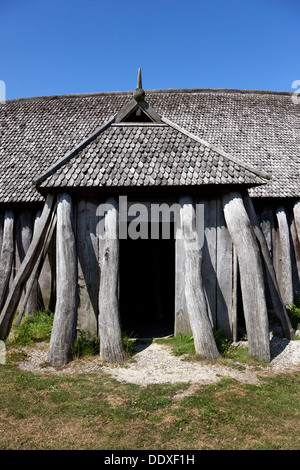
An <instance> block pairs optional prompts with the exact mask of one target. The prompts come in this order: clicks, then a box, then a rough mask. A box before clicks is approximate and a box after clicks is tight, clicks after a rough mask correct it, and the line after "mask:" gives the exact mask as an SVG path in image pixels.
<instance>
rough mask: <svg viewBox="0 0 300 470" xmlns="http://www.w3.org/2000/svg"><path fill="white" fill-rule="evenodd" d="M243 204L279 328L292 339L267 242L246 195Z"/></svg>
mask: <svg viewBox="0 0 300 470" xmlns="http://www.w3.org/2000/svg"><path fill="white" fill-rule="evenodd" d="M244 204H245V208H246V211H247V214H248V216H249V219H250V222H251V225H252V227H253V230H254V233H255V236H256V238H257V240H258V243H259V246H260V249H261V253H262V257H263V260H264V265H265V270H266V277H267V282H268V286H269V290H270V296H271V301H272V303H273V308H274V312H275V314H276V315H277V317H278V318H279V320H280V322H281V326H282V329H283V333H284V335H285V337H286V338H288V339H291V338H292V337H293V334H294V330H293V328H292V325H291V322H290V319H289V317H288V315H287V312H286V309H285V305H284V302H283V300H282V297H281V295H280V289H279V285H278V282H277V279H276V273H275V269H274V265H273V262H272V259H271V256H270V251H269V247H268V244H267V241H266V239H265V237H264V234H263V232H262V230H261V228H260V224H259V221H258V218H257V215H256V212H255V209H254V206H253V203H252V201H251V198H250V197H249V196H248V195H247V196H244Z"/></svg>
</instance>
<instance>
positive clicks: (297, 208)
mask: <svg viewBox="0 0 300 470" xmlns="http://www.w3.org/2000/svg"><path fill="white" fill-rule="evenodd" d="M293 212H294V219H295V225H296V230H297V234H298V239H299V242H300V201H297V202H295V204H294V207H293Z"/></svg>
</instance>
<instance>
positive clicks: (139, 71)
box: [136, 67, 143, 89]
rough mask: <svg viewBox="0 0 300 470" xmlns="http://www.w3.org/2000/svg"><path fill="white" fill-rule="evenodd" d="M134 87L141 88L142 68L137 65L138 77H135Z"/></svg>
mask: <svg viewBox="0 0 300 470" xmlns="http://www.w3.org/2000/svg"><path fill="white" fill-rule="evenodd" d="M136 87H137V88H141V89H143V87H142V69H141V67H139V70H138V78H137V85H136Z"/></svg>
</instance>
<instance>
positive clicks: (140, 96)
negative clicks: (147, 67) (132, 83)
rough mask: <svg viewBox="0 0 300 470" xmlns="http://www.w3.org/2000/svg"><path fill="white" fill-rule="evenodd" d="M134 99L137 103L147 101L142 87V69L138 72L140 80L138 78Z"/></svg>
mask: <svg viewBox="0 0 300 470" xmlns="http://www.w3.org/2000/svg"><path fill="white" fill-rule="evenodd" d="M133 97H134V99H135V101H137V102H139V101H144V99H145V92H144V90H143V87H142V71H141V67H140V68H139V71H138V78H137V85H136V90H135V91H134V92H133Z"/></svg>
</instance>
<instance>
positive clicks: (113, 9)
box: [0, 0, 300, 99]
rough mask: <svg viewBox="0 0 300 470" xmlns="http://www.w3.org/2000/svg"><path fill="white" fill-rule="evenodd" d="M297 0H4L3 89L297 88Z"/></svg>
mask: <svg viewBox="0 0 300 470" xmlns="http://www.w3.org/2000/svg"><path fill="white" fill-rule="evenodd" d="M299 25H300V1H299V0H207V1H203V0H184V1H181V0H152V1H147V2H146V1H143V0H139V1H138V0H110V1H107V0H106V1H102V0H0V44H1V49H0V50H1V60H0V80H2V81H4V82H5V86H6V98H7V99H12V98H22V97H28V96H43V95H53V94H70V93H89V92H99V91H119V90H132V89H134V88H135V86H136V78H137V71H138V68H139V67H141V68H142V76H143V87H144V88H145V89H157V88H240V89H259V90H261V89H264V90H279V91H293V89H292V88H291V87H292V83H293V81H295V80H300V65H299V64H300V61H299V51H300V27H299Z"/></svg>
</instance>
